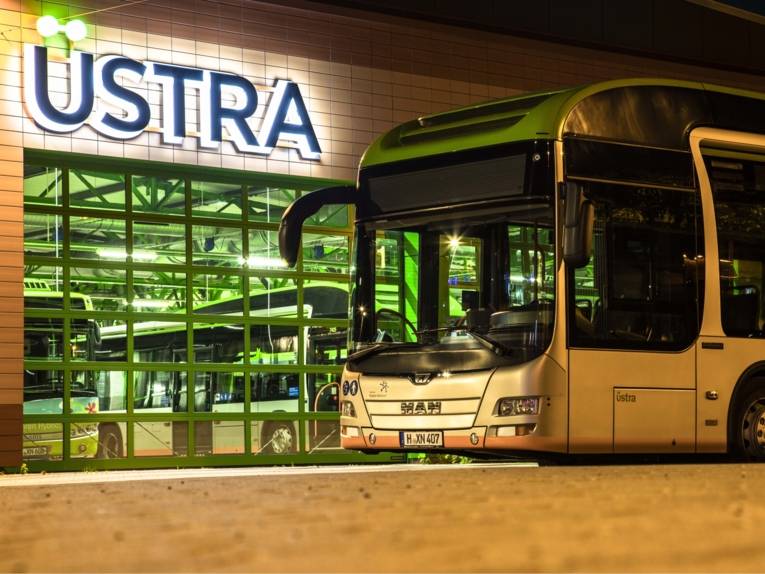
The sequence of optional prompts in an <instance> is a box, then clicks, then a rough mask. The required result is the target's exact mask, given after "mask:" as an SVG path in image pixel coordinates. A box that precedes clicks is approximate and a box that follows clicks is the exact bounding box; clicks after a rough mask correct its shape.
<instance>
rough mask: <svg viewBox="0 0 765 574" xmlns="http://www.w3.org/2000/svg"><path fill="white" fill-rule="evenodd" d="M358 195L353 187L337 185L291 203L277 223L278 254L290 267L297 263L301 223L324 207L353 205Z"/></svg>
mask: <svg viewBox="0 0 765 574" xmlns="http://www.w3.org/2000/svg"><path fill="white" fill-rule="evenodd" d="M357 198H358V194H357V192H356V187H355V186H353V185H337V186H333V187H325V188H322V189H318V190H316V191H312V192H311V193H309V194H306V195H304V196H303V197H300V198H298V199H296V200H295V201H293V202H292V203H291V204H290V205H289V207H287V209H286V210H285V211H284V214H283V215H282V220H281V222H280V223H279V253H280V255H281V256H282V259H284V260H285V261H286V262H287V264H288V265H289V266H290V267H294V266H295V263H297V257H298V251H299V250H300V237H301V234H302V230H303V223H304V222H305V220H306V219H308V218H309V217H311V216H312V215H314V214H315V213H316V212H317V211H319V209H321V208H322V207H324V206H325V205H332V204H337V205H355V204H356V200H357Z"/></svg>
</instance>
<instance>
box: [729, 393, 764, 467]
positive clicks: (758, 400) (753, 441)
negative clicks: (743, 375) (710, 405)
mask: <svg viewBox="0 0 765 574" xmlns="http://www.w3.org/2000/svg"><path fill="white" fill-rule="evenodd" d="M763 382H765V381H763ZM734 423H735V425H736V426H735V427H734V431H735V435H734V441H735V442H734V445H733V446H734V453H735V454H737V455H739V456H740V457H742V458H744V459H748V460H757V461H765V386H758V387H757V388H755V389H753V390H752V391H751V392H749V393H747V395H746V396H745V397H744V399H743V400H742V401H740V402H739V403H738V405H737V410H736V418H735V419H734Z"/></svg>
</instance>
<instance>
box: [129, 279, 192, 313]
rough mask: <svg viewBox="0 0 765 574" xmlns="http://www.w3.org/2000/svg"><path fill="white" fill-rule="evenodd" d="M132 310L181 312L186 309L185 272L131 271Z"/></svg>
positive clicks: (142, 311)
mask: <svg viewBox="0 0 765 574" xmlns="http://www.w3.org/2000/svg"><path fill="white" fill-rule="evenodd" d="M131 307H132V308H133V311H137V312H141V313H182V312H184V311H185V310H186V274H185V273H176V272H174V271H169V270H168V271H143V270H135V271H133V301H132V302H131Z"/></svg>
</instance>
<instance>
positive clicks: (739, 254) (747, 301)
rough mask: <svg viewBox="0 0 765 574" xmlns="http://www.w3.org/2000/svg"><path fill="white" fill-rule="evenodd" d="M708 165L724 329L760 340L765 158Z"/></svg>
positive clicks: (710, 161)
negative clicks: (714, 219)
mask: <svg viewBox="0 0 765 574" xmlns="http://www.w3.org/2000/svg"><path fill="white" fill-rule="evenodd" d="M705 161H706V166H707V172H708V173H709V178H710V181H711V183H712V193H713V197H714V202H715V218H716V221H717V245H718V249H719V252H720V298H721V301H720V303H721V311H722V316H721V318H722V327H723V330H724V331H725V334H726V335H732V336H735V337H760V336H762V326H763V321H764V320H765V316H764V312H765V311H764V309H765V305H763V287H764V285H763V265H765V159H764V160H763V161H761V162H758V161H751V160H738V159H726V158H712V157H708V158H706V160H705Z"/></svg>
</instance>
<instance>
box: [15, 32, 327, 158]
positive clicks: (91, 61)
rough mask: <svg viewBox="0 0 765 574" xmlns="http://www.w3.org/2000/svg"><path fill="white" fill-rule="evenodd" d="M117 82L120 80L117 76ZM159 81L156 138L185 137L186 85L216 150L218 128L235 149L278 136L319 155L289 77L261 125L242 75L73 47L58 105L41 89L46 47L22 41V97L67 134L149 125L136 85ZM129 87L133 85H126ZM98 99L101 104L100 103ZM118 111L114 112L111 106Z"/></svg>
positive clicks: (208, 143)
mask: <svg viewBox="0 0 765 574" xmlns="http://www.w3.org/2000/svg"><path fill="white" fill-rule="evenodd" d="M120 80H122V81H120ZM141 83H148V84H155V85H157V86H159V88H160V91H161V100H162V113H161V118H160V125H159V129H160V132H161V137H162V141H163V143H166V144H181V143H183V140H184V138H185V137H187V136H186V122H187V110H186V106H185V103H186V95H185V94H186V91H187V90H189V89H191V90H195V91H196V93H197V95H198V102H199V117H198V118H197V125H198V131H199V136H198V137H199V146H200V147H201V148H206V149H218V148H219V146H220V144H221V142H222V141H223V129H224V128H225V130H226V131H227V132H228V135H229V137H230V138H231V140H232V142H233V144H234V146H235V147H236V149H237V150H239V151H240V152H244V153H255V154H259V155H269V154H270V153H271V152H272V151H273V149H274V147H277V146H279V145H282V144H281V142H291V143H292V144H293V145H291V146H289V147H293V146H295V147H297V149H298V152H299V154H300V157H301V158H303V159H312V160H316V159H319V157H320V154H321V149H320V148H319V142H318V140H317V139H316V134H315V132H314V129H313V126H312V125H311V120H310V118H309V117H308V110H307V109H306V106H305V102H304V101H303V97H302V95H301V94H300V89H299V88H298V85H297V84H296V83H295V82H292V81H290V80H277V81H276V83H275V84H274V87H273V93H272V95H271V98H270V100H269V101H268V105H267V107H266V110H265V114H264V116H263V121H262V123H261V125H260V129H259V130H257V134H256V133H255V130H254V129H253V127H252V126H251V124H250V119H251V118H252V116H253V115H254V114H255V110H256V109H257V107H258V92H257V90H256V89H255V86H253V85H252V83H251V82H249V81H248V80H247V79H245V78H243V77H241V76H237V75H235V74H229V73H226V72H215V71H212V70H205V69H200V68H189V67H184V66H176V65H172V64H163V63H159V62H148V61H147V62H139V61H138V60H133V59H131V58H127V57H124V56H114V55H108V56H102V57H100V58H98V59H95V58H94V57H93V54H89V53H87V52H79V51H77V50H72V51H71V52H70V56H69V101H68V103H67V105H66V106H65V107H63V108H59V107H56V106H55V105H53V103H52V102H51V95H50V92H49V89H48V50H47V48H45V47H44V46H36V45H33V44H25V45H24V97H25V100H26V107H27V111H28V112H29V115H30V116H31V117H32V119H33V120H34V121H35V123H36V124H37V125H38V126H39V127H40V128H42V129H44V130H46V131H50V132H56V133H70V132H74V131H76V130H78V129H79V128H80V127H82V126H83V125H84V124H85V123H88V124H89V125H90V126H91V127H92V128H93V129H95V130H96V131H97V132H98V133H100V134H102V135H104V136H107V137H109V138H114V139H119V140H129V139H132V138H135V137H137V136H138V135H139V134H141V133H142V132H143V131H144V130H146V129H147V128H148V127H149V124H150V122H151V108H150V106H149V103H148V102H147V101H146V99H145V98H144V97H143V96H142V95H141V94H139V93H138V92H137V91H136V89H135V88H138V87H139V86H140V84H141ZM129 86H135V88H133V89H131V87H129ZM100 102H103V103H104V104H108V107H105V106H102V105H99V103H100ZM118 110H119V111H118Z"/></svg>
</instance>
